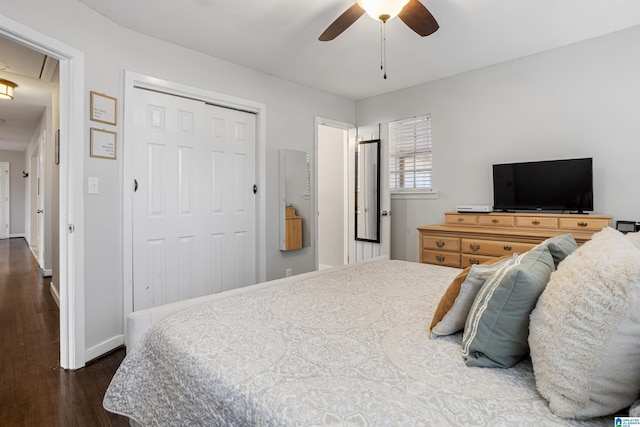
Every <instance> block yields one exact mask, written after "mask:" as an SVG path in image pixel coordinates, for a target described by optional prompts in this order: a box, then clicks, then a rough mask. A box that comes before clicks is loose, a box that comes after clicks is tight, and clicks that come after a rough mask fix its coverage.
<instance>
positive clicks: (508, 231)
mask: <svg viewBox="0 0 640 427" xmlns="http://www.w3.org/2000/svg"><path fill="white" fill-rule="evenodd" d="M444 217H445V222H444V224H438V225H427V226H421V227H418V231H419V232H420V245H419V250H420V262H422V263H427V264H438V265H445V266H449V267H461V268H464V267H468V266H469V265H471V264H478V263H480V262H483V261H486V260H487V259H490V258H495V257H498V256H503V255H509V254H512V253H515V252H519V253H522V252H525V251H527V250H529V249H531V248H532V247H534V246H535V245H537V244H538V243H540V242H542V241H544V240H546V239H548V238H549V237H553V236H557V235H559V234H567V233H571V234H572V235H573V237H574V238H575V239H576V242H577V243H578V245H581V244H582V243H584V242H586V241H587V240H589V239H590V238H591V236H592V235H593V233H595V232H597V231H599V230H601V229H602V228H604V227H607V226H611V223H612V219H611V217H610V216H606V215H573V214H543V213H497V212H494V213H487V214H471V213H469V214H462V213H457V212H446V213H445V214H444Z"/></svg>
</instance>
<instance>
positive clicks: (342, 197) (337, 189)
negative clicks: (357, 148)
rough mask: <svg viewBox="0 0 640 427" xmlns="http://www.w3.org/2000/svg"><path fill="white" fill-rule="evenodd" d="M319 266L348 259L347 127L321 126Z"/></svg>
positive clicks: (334, 263) (319, 153) (331, 265)
mask: <svg viewBox="0 0 640 427" xmlns="http://www.w3.org/2000/svg"><path fill="white" fill-rule="evenodd" d="M317 141H318V143H317V155H316V159H317V164H318V166H317V168H316V170H317V173H318V178H317V180H316V182H317V192H316V193H317V195H318V233H317V236H318V237H317V239H316V242H317V245H318V251H317V253H318V268H319V269H322V268H327V267H333V266H338V265H345V264H347V263H348V262H349V261H348V248H349V246H348V242H349V238H348V235H349V220H348V209H347V207H348V189H349V185H348V184H349V180H348V179H347V174H348V170H349V169H348V165H347V158H348V156H347V151H348V138H347V128H344V127H338V126H335V125H325V124H318V125H317Z"/></svg>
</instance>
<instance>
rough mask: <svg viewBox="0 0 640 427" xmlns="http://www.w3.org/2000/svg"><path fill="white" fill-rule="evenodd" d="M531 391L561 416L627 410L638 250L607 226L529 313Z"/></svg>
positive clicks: (633, 383)
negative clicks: (535, 392)
mask: <svg viewBox="0 0 640 427" xmlns="http://www.w3.org/2000/svg"><path fill="white" fill-rule="evenodd" d="M529 327H530V331H529V346H530V349H531V360H532V362H533V369H534V374H535V378H536V387H537V388H538V391H539V392H540V394H541V395H542V396H543V397H544V398H545V399H547V400H548V401H549V407H550V409H551V411H552V412H553V413H554V414H556V415H559V416H561V417H567V418H579V419H585V418H591V417H598V416H603V415H609V414H612V413H614V412H616V411H619V410H621V409H624V408H626V407H627V406H629V405H630V404H631V403H632V402H633V401H634V400H636V399H637V397H638V389H639V387H638V384H640V249H639V248H638V247H636V246H635V245H634V244H633V243H631V241H630V240H629V239H627V238H625V236H624V235H623V234H622V233H620V232H618V231H616V230H614V229H612V228H606V229H604V230H602V231H600V232H598V233H596V234H595V235H594V236H593V238H592V240H590V241H588V242H586V243H585V244H584V245H582V246H581V247H580V248H578V249H577V250H576V251H575V252H574V253H573V254H571V255H570V256H568V257H567V258H566V259H565V260H564V261H563V262H562V263H560V265H559V266H558V270H557V271H556V272H554V273H553V274H552V275H551V278H550V280H549V283H548V284H547V287H546V288H545V290H544V292H543V293H542V295H541V296H540V298H539V300H538V305H537V306H536V308H535V309H534V310H533V312H532V313H531V321H530V324H529Z"/></svg>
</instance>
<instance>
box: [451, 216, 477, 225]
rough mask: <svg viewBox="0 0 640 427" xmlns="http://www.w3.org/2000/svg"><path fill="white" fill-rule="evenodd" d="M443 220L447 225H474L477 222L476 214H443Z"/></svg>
mask: <svg viewBox="0 0 640 427" xmlns="http://www.w3.org/2000/svg"><path fill="white" fill-rule="evenodd" d="M444 222H445V223H446V224H449V225H453V224H458V225H476V224H478V215H462V214H460V215H457V214H445V216H444Z"/></svg>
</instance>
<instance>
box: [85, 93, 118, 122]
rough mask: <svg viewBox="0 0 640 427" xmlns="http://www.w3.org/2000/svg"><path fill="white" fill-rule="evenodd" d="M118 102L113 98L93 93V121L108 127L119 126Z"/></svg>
mask: <svg viewBox="0 0 640 427" xmlns="http://www.w3.org/2000/svg"><path fill="white" fill-rule="evenodd" d="M117 117H118V100H117V99H116V98H114V97H112V96H108V95H105V94H103V93H98V92H94V91H91V120H92V121H94V122H100V123H105V124H108V125H114V126H115V125H117V124H118V120H117Z"/></svg>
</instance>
